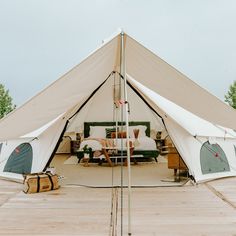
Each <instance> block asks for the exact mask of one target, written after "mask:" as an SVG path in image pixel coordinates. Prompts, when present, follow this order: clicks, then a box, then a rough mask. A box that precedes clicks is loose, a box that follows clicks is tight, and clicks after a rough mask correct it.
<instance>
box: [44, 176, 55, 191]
mask: <svg viewBox="0 0 236 236" xmlns="http://www.w3.org/2000/svg"><path fill="white" fill-rule="evenodd" d="M45 174H46V175H47V176H48V178H49V180H50V182H51V186H52V187H51V190H53V189H54V184H53V181H52V175H51V174H50V173H47V172H46V173H45Z"/></svg>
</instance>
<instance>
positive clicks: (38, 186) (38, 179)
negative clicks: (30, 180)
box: [37, 175, 40, 193]
mask: <svg viewBox="0 0 236 236" xmlns="http://www.w3.org/2000/svg"><path fill="white" fill-rule="evenodd" d="M39 190H40V176H39V175H38V176H37V193H38V192H39Z"/></svg>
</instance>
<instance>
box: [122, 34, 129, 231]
mask: <svg viewBox="0 0 236 236" xmlns="http://www.w3.org/2000/svg"><path fill="white" fill-rule="evenodd" d="M120 56H121V58H120V59H121V65H120V71H121V75H122V76H123V78H124V102H125V103H124V108H125V126H126V149H127V171H128V235H131V169H130V146H131V145H130V140H129V104H128V94H127V78H126V66H125V47H124V32H123V31H122V32H121V55H120Z"/></svg>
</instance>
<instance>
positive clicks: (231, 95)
mask: <svg viewBox="0 0 236 236" xmlns="http://www.w3.org/2000/svg"><path fill="white" fill-rule="evenodd" d="M225 101H226V102H227V103H228V104H229V105H230V106H231V107H233V108H234V109H236V81H234V82H233V84H231V85H230V87H229V91H228V93H227V94H226V95H225Z"/></svg>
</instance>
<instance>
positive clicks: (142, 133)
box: [129, 125, 147, 138]
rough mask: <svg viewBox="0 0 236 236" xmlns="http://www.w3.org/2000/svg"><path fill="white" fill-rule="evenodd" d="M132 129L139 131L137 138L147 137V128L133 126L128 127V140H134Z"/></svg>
mask: <svg viewBox="0 0 236 236" xmlns="http://www.w3.org/2000/svg"><path fill="white" fill-rule="evenodd" d="M134 129H139V134H138V137H139V138H141V137H146V136H147V135H146V129H147V126H145V125H135V126H129V136H130V138H135V137H134Z"/></svg>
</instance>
